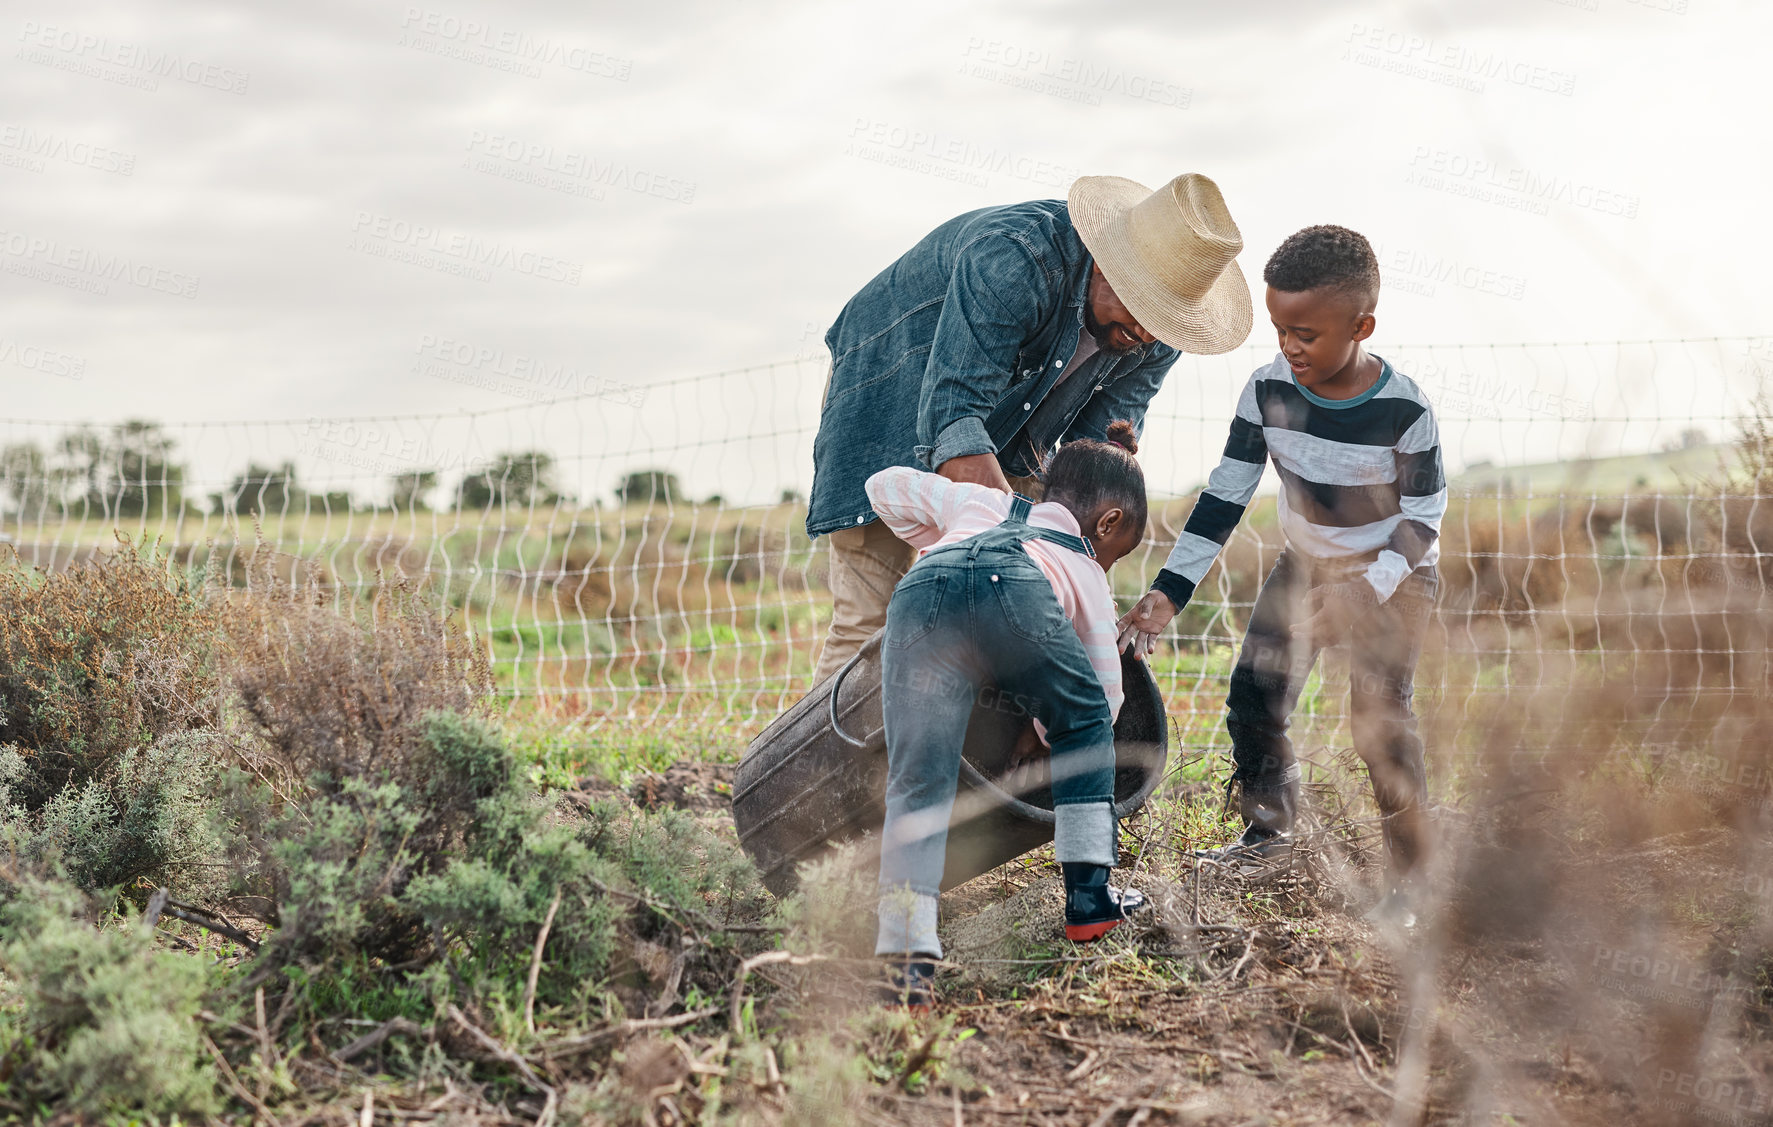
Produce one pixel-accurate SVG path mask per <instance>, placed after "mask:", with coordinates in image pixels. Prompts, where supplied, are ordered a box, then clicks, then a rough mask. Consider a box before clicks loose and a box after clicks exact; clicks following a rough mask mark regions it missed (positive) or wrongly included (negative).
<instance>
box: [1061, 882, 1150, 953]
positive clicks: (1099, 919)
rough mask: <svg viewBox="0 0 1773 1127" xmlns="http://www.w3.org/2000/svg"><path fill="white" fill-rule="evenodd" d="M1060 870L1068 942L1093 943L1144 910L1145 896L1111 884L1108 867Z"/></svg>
mask: <svg viewBox="0 0 1773 1127" xmlns="http://www.w3.org/2000/svg"><path fill="white" fill-rule="evenodd" d="M1060 868H1061V869H1063V870H1064V872H1065V938H1067V939H1069V940H1071V941H1072V942H1073V943H1091V942H1094V941H1095V940H1098V939H1100V938H1102V937H1103V936H1104V935H1107V934H1108V933H1109V932H1110V931H1113V930H1114V929H1115V928H1116V927H1119V926H1120V925H1121V924H1123V923H1125V922H1126V921H1127V917H1128V916H1131V915H1132V914H1133V913H1134V912H1137V911H1139V910H1140V909H1142V908H1144V907H1145V894H1144V893H1143V892H1140V891H1139V890H1138V889H1136V888H1115V887H1114V886H1112V885H1110V884H1109V883H1108V866H1107V865H1082V864H1064V865H1061V866H1060Z"/></svg>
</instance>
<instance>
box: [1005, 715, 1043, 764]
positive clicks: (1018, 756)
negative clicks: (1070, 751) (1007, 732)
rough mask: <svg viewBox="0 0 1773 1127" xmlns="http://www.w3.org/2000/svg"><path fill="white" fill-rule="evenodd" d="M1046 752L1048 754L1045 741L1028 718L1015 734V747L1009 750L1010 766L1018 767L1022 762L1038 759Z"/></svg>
mask: <svg viewBox="0 0 1773 1127" xmlns="http://www.w3.org/2000/svg"><path fill="white" fill-rule="evenodd" d="M1047 754H1049V749H1048V748H1047V745H1046V743H1045V741H1043V740H1042V739H1041V738H1040V732H1039V730H1038V729H1036V728H1035V726H1034V721H1032V720H1030V721H1029V722H1028V723H1027V725H1026V726H1024V727H1023V729H1022V731H1021V732H1020V733H1018V734H1017V736H1016V747H1015V749H1014V750H1013V751H1011V752H1010V766H1011V767H1020V766H1022V764H1024V763H1028V762H1031V761H1033V760H1036V759H1039V758H1041V757H1042V756H1044V755H1047Z"/></svg>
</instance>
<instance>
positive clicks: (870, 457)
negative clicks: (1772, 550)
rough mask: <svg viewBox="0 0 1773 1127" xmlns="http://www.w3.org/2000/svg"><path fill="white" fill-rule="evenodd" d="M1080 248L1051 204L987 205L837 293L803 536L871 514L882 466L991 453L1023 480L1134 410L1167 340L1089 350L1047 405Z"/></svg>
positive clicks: (1060, 359) (1140, 414)
mask: <svg viewBox="0 0 1773 1127" xmlns="http://www.w3.org/2000/svg"><path fill="white" fill-rule="evenodd" d="M1090 264H1091V260H1090V254H1089V251H1087V250H1086V249H1085V248H1084V245H1083V240H1082V239H1081V238H1079V237H1078V234H1077V231H1076V230H1075V229H1074V228H1073V227H1072V225H1071V216H1070V214H1069V212H1068V211H1067V209H1066V206H1065V201H1064V200H1034V201H1031V202H1029V203H1020V204H1011V205H1008V206H1005V207H989V208H983V209H981V210H978V211H971V212H968V213H966V214H965V215H961V216H958V217H956V218H954V219H951V220H949V221H948V222H946V223H944V224H942V225H941V226H940V227H937V228H936V229H935V230H934V231H932V232H930V233H929V234H928V235H927V236H925V237H924V239H923V241H921V242H919V243H918V244H917V245H916V246H915V247H912V248H911V250H909V251H907V252H906V253H905V255H904V256H903V257H901V258H900V259H899V260H898V261H897V262H894V263H893V264H892V265H891V266H888V267H887V268H886V269H885V270H883V271H881V272H880V274H878V275H877V276H876V277H875V278H874V279H873V280H872V281H870V282H869V283H868V284H867V285H866V286H864V287H862V290H861V292H859V293H857V294H856V296H855V297H853V298H851V299H850V301H849V304H848V305H845V306H844V308H843V312H842V313H840V314H838V317H837V321H836V323H835V324H833V325H832V326H831V329H830V331H829V332H827V333H826V334H825V344H826V346H827V347H829V348H830V350H831V380H830V383H829V385H828V386H827V388H826V390H825V403H824V408H823V411H822V413H821V415H820V418H819V433H818V437H817V438H815V439H814V441H813V489H812V496H811V499H810V501H809V503H808V508H807V521H806V529H807V534H808V535H810V536H818V535H820V534H821V533H825V532H833V531H835V530H837V529H840V528H852V527H855V526H856V525H861V524H867V523H868V522H869V521H872V520H874V519H875V515H874V512H873V510H872V509H871V508H870V506H869V502H868V495H867V492H866V491H865V489H864V488H863V487H864V484H865V483H866V482H867V480H868V478H869V477H870V476H871V475H873V474H874V473H875V472H877V471H879V470H883V469H885V468H886V467H888V466H912V467H915V468H920V469H935V468H936V467H938V466H940V465H941V464H942V463H943V462H946V461H948V460H949V459H951V458H959V457H962V456H965V455H968V454H996V455H997V456H998V461H999V462H1000V463H1001V464H1002V466H1003V469H1004V472H1005V473H1006V474H1009V475H1011V476H1029V475H1032V474H1033V473H1035V472H1036V471H1037V470H1038V468H1039V465H1038V461H1037V454H1038V455H1044V454H1047V453H1050V452H1051V450H1052V448H1053V446H1054V445H1055V444H1056V443H1059V442H1062V441H1070V440H1072V439H1076V438H1096V439H1100V438H1103V437H1105V436H1106V433H1107V429H1108V424H1109V423H1110V422H1113V421H1114V420H1115V419H1126V420H1128V421H1129V422H1131V423H1132V424H1133V425H1134V427H1136V428H1138V429H1139V430H1141V431H1143V429H1144V423H1145V408H1146V406H1147V405H1148V404H1149V403H1150V402H1151V397H1152V396H1153V395H1155V394H1157V390H1158V388H1159V387H1161V386H1163V379H1164V376H1165V374H1166V373H1168V371H1169V369H1170V365H1171V364H1173V363H1175V360H1176V350H1175V349H1173V348H1170V347H1169V346H1168V345H1165V344H1163V343H1162V342H1159V341H1153V342H1152V343H1150V344H1146V345H1140V346H1138V347H1136V348H1133V349H1131V350H1130V351H1128V352H1125V353H1121V354H1114V353H1109V352H1100V353H1098V354H1097V355H1095V356H1094V357H1092V358H1090V360H1088V361H1086V362H1085V363H1084V364H1083V365H1081V370H1080V371H1078V372H1075V373H1073V374H1072V376H1071V378H1069V379H1067V380H1066V381H1065V383H1064V384H1063V385H1061V386H1060V387H1059V390H1058V394H1057V395H1054V396H1053V397H1052V402H1051V403H1049V402H1047V400H1048V396H1049V393H1051V392H1052V391H1053V387H1054V384H1055V383H1057V382H1058V379H1059V376H1060V375H1061V374H1062V373H1063V372H1064V370H1065V365H1066V364H1067V363H1068V362H1070V360H1071V355H1072V353H1073V352H1075V351H1076V350H1077V341H1078V334H1079V333H1081V332H1083V323H1084V317H1083V314H1084V302H1085V300H1086V299H1087V297H1088V294H1089V285H1090Z"/></svg>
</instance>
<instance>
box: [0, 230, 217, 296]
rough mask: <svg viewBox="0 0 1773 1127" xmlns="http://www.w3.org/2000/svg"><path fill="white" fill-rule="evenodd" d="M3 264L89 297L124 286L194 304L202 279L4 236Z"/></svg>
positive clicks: (0, 239) (16, 234)
mask: <svg viewBox="0 0 1773 1127" xmlns="http://www.w3.org/2000/svg"><path fill="white" fill-rule="evenodd" d="M0 263H3V265H4V269H5V271H6V272H7V273H8V274H17V275H20V276H23V277H31V278H36V279H37V280H38V281H43V282H49V283H50V284H52V285H60V286H67V287H68V288H70V289H77V290H82V291H84V292H86V293H96V294H105V293H109V292H110V287H109V286H108V285H107V284H106V283H108V282H121V283H123V284H125V285H130V286H137V287H139V288H141V289H144V290H153V291H154V292H156V293H165V294H172V295H173V296H174V297H183V298H194V297H196V296H197V287H198V285H200V284H201V282H202V279H201V278H197V277H195V276H193V275H190V274H184V273H181V272H179V271H177V270H168V269H165V268H163V267H159V266H155V265H153V264H151V263H147V262H138V261H137V260H135V259H133V258H129V257H128V256H126V255H121V254H106V253H104V252H103V251H97V250H89V249H87V248H85V247H76V246H63V245H62V244H61V243H60V242H59V241H57V240H55V239H46V238H41V237H39V236H33V235H27V234H25V233H23V232H21V231H0Z"/></svg>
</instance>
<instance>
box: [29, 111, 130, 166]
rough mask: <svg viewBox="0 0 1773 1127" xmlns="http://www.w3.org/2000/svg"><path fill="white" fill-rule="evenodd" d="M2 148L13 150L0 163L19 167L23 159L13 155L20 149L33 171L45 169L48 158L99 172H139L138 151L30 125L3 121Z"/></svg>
mask: <svg viewBox="0 0 1773 1127" xmlns="http://www.w3.org/2000/svg"><path fill="white" fill-rule="evenodd" d="M0 149H8V150H11V152H9V153H0V163H5V164H11V165H13V166H14V167H18V166H19V164H20V160H15V159H12V153H17V154H18V156H19V158H22V162H24V164H25V166H26V167H29V168H30V170H31V171H32V172H42V171H43V162H44V160H46V159H47V160H54V161H63V162H66V163H68V164H73V165H78V166H80V167H82V168H91V169H94V170H96V171H99V172H114V173H116V174H117V175H118V176H130V175H133V174H134V172H135V154H134V153H122V152H118V151H117V150H116V149H108V148H106V147H105V146H103V145H93V144H89V143H88V142H86V141H79V140H74V139H72V138H69V137H67V136H65V135H63V134H60V133H55V132H50V131H45V130H41V129H32V128H31V127H30V126H28V125H12V124H7V125H0Z"/></svg>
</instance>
